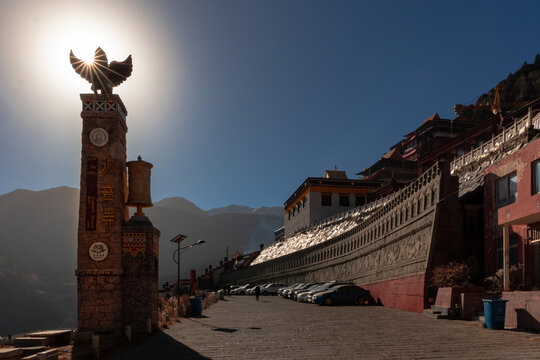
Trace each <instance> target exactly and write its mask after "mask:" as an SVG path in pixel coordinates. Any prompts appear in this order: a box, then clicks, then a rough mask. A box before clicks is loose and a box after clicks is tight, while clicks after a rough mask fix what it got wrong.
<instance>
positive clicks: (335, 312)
mask: <svg viewBox="0 0 540 360" xmlns="http://www.w3.org/2000/svg"><path fill="white" fill-rule="evenodd" d="M112 358H114V359H289V360H291V359H540V335H538V334H532V333H526V332H517V331H511V330H499V331H497V330H488V329H484V328H482V327H481V326H480V325H479V323H478V322H465V321H452V320H436V319H433V318H429V317H426V316H424V315H420V314H416V313H409V312H404V311H400V310H394V309H389V308H384V307H378V306H374V307H371V306H368V307H360V306H339V307H338V306H336V307H323V306H317V305H312V304H301V303H297V302H295V301H291V300H285V299H282V298H280V297H261V300H260V301H259V302H256V300H255V298H254V297H252V296H234V297H232V298H226V301H219V302H218V303H216V304H214V305H213V306H212V307H210V308H209V309H208V310H206V311H205V312H204V313H203V316H201V317H198V318H189V319H184V320H182V322H181V323H177V324H175V325H173V326H172V327H171V328H170V329H167V330H165V331H164V332H163V333H158V334H156V335H154V336H152V337H151V338H149V339H148V340H146V341H145V342H144V343H142V344H138V345H133V346H132V347H130V348H128V349H125V350H124V351H123V352H121V353H119V354H114V356H113V357H112Z"/></svg>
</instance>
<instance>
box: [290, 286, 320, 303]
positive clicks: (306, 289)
mask: <svg viewBox="0 0 540 360" xmlns="http://www.w3.org/2000/svg"><path fill="white" fill-rule="evenodd" d="M321 285H322V284H321V283H315V284H312V285H311V286H309V287H307V288H304V289H296V290H294V291H293V292H292V296H291V298H292V299H294V300H297V301H298V295H300V294H303V293H307V292H309V291H311V290H314V289H315V288H318V287H319V286H321Z"/></svg>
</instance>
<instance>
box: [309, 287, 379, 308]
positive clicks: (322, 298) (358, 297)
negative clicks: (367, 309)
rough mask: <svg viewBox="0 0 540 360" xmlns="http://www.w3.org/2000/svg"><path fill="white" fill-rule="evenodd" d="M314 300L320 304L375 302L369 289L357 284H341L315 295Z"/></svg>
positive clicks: (366, 303) (365, 303)
mask: <svg viewBox="0 0 540 360" xmlns="http://www.w3.org/2000/svg"><path fill="white" fill-rule="evenodd" d="M313 302H314V303H315V304H319V305H346V304H358V305H368V304H374V303H375V301H374V300H373V297H372V296H371V294H370V292H369V290H366V289H364V288H361V287H360V286H356V285H339V286H335V287H333V288H331V289H329V290H327V291H325V292H322V293H318V294H317V295H315V296H313Z"/></svg>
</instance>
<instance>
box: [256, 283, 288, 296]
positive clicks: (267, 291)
mask: <svg viewBox="0 0 540 360" xmlns="http://www.w3.org/2000/svg"><path fill="white" fill-rule="evenodd" d="M284 286H286V285H285V284H268V285H266V286H265V287H263V288H261V295H277V293H278V290H279V289H280V288H282V287H284Z"/></svg>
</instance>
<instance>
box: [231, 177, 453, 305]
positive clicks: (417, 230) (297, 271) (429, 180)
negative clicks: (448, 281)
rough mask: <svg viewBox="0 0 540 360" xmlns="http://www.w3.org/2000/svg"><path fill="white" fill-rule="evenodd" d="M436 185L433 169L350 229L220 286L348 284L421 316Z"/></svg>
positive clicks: (244, 271) (241, 273) (239, 272)
mask: <svg viewBox="0 0 540 360" xmlns="http://www.w3.org/2000/svg"><path fill="white" fill-rule="evenodd" d="M441 183H442V182H441V171H440V170H439V168H438V167H437V166H434V167H432V168H431V169H430V170H428V171H426V172H425V173H424V174H422V175H421V176H420V177H419V178H418V179H416V180H415V181H413V182H412V183H411V184H410V185H409V186H407V187H406V188H404V189H402V190H400V191H398V192H397V193H396V194H395V196H394V197H393V198H392V199H391V200H389V201H388V202H387V203H386V204H385V205H383V206H381V207H380V208H379V209H378V210H375V211H373V213H372V214H370V216H369V217H367V218H363V220H361V221H359V223H358V225H356V226H355V227H354V228H352V229H350V230H348V231H346V232H344V233H342V234H340V235H338V236H336V237H333V238H330V239H327V240H326V241H323V242H321V243H319V244H317V245H315V246H312V247H310V248H307V249H304V250H300V251H296V252H293V253H291V254H289V255H285V256H281V257H278V258H275V259H272V260H268V261H265V262H262V263H259V264H256V265H252V266H249V267H246V268H241V269H238V270H235V271H231V272H228V273H225V274H223V276H222V279H221V283H231V284H233V283H234V284H243V283H268V282H279V283H288V284H292V283H295V282H327V281H331V280H340V281H352V282H354V283H356V284H357V285H360V286H363V287H365V288H368V289H369V290H370V291H371V293H372V295H373V296H374V298H375V299H378V300H380V301H381V302H382V303H383V305H385V306H389V307H393V308H398V309H403V310H408V311H416V312H421V311H423V309H424V306H425V299H426V290H427V285H426V272H427V271H428V267H429V265H430V254H432V253H433V251H434V248H435V246H433V244H434V235H433V234H434V229H435V226H434V224H435V223H436V216H437V212H438V210H437V209H438V206H439V205H438V202H439V197H440V193H441ZM348 220H350V219H348ZM331 226H336V225H331ZM292 240H293V239H292Z"/></svg>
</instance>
